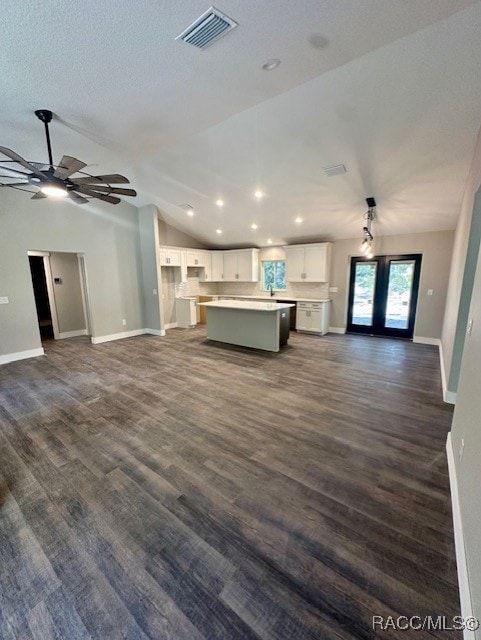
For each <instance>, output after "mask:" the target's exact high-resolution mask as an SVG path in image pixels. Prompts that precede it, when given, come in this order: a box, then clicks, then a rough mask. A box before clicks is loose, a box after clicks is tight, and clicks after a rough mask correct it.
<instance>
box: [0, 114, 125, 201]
mask: <svg viewBox="0 0 481 640" xmlns="http://www.w3.org/2000/svg"><path fill="white" fill-rule="evenodd" d="M35 115H36V116H37V118H38V119H39V120H41V121H42V122H43V123H44V125H45V136H46V138H47V150H48V165H46V164H44V163H39V162H28V161H27V160H24V159H23V158H22V157H21V156H19V155H18V153H15V151H12V150H11V149H7V148H6V147H0V153H2V154H3V155H4V156H6V157H7V158H10V160H4V161H1V162H0V187H13V188H14V189H20V190H21V191H28V192H30V193H32V190H31V189H28V188H27V189H26V188H25V187H34V188H35V192H34V195H33V196H32V200H39V199H41V198H48V197H50V198H66V197H68V198H70V199H71V200H73V201H74V202H75V203H77V204H86V203H87V202H88V201H89V200H90V199H91V198H98V199H99V200H103V201H104V202H110V204H118V203H119V202H121V200H120V198H118V197H117V195H121V196H136V195H137V192H136V191H134V189H124V188H120V187H112V185H113V184H128V183H129V181H128V180H127V178H125V177H124V176H121V175H119V174H111V175H102V176H92V175H90V174H88V173H85V172H83V171H82V169H83V168H84V167H86V166H87V165H86V163H85V162H82V161H81V160H77V159H76V158H72V157H71V156H62V158H61V160H60V164H58V165H54V164H53V160H52V147H51V145H50V133H49V130H48V125H49V123H50V122H51V120H52V117H53V113H52V112H51V111H49V110H48V109H39V110H38V111H35ZM5 164H10V166H4V165H5ZM15 165H20V167H22V168H23V169H26V170H27V171H22V170H21V169H18V170H17V169H16V168H15ZM75 174H80V175H79V176H75ZM74 176H75V177H74ZM5 180H8V181H11V182H5ZM12 181H13V182H12Z"/></svg>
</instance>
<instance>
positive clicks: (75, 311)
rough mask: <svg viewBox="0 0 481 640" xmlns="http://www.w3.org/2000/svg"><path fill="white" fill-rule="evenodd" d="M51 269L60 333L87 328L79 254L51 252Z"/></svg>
mask: <svg viewBox="0 0 481 640" xmlns="http://www.w3.org/2000/svg"><path fill="white" fill-rule="evenodd" d="M50 270H51V273H52V286H53V293H54V297H55V307H56V309H57V320H58V330H59V333H60V334H62V333H69V332H71V331H81V330H83V329H86V325H85V314H84V307H83V301H82V288H81V281H80V269H79V264H78V258H77V254H75V253H57V252H55V253H51V254H50ZM55 278H60V279H61V281H62V282H61V284H55ZM60 337H62V335H60Z"/></svg>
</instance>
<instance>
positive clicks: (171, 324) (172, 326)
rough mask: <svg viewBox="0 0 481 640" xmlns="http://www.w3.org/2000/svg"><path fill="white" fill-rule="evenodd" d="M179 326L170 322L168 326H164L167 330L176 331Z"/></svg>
mask: <svg viewBox="0 0 481 640" xmlns="http://www.w3.org/2000/svg"><path fill="white" fill-rule="evenodd" d="M177 326H178V324H177V322H169V323H167V324H164V328H165V329H175V328H176V327H177Z"/></svg>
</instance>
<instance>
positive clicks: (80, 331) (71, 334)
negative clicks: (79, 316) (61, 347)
mask: <svg viewBox="0 0 481 640" xmlns="http://www.w3.org/2000/svg"><path fill="white" fill-rule="evenodd" d="M86 335H87V329H77V330H76V331H62V332H61V333H59V334H58V339H59V340H64V339H65V338H77V337H78V336H86Z"/></svg>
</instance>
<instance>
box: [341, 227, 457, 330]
mask: <svg viewBox="0 0 481 640" xmlns="http://www.w3.org/2000/svg"><path fill="white" fill-rule="evenodd" d="M453 239H454V232H453V231H437V232H433V233H413V234H406V235H400V236H384V237H382V236H378V237H376V238H375V252H376V254H378V255H385V254H387V255H396V254H408V253H421V254H422V256H423V259H422V266H421V280H420V284H419V295H418V307H417V314H416V324H415V327H414V336H415V337H418V338H432V339H439V338H440V337H441V333H442V323H443V312H444V307H445V304H446V292H447V283H448V279H449V269H450V263H451V254H452V248H453ZM359 244H360V238H356V239H351V240H338V241H336V242H335V243H334V244H333V246H332V254H331V277H330V282H329V284H330V286H331V287H337V288H338V291H337V293H330V294H329V295H330V296H331V298H332V303H331V320H330V325H331V327H340V328H345V327H346V320H347V298H348V293H349V270H350V259H351V257H353V256H359V255H361V254H360V252H359ZM428 289H433V295H432V296H428V295H427V290H428Z"/></svg>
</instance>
